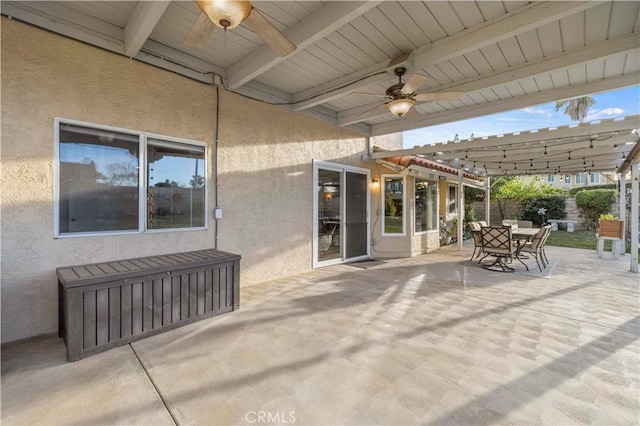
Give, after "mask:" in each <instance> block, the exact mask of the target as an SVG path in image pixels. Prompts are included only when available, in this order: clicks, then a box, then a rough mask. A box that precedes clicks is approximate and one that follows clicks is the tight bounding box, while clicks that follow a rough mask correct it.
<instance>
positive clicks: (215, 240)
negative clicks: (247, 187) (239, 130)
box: [213, 86, 220, 250]
mask: <svg viewBox="0 0 640 426" xmlns="http://www.w3.org/2000/svg"><path fill="white" fill-rule="evenodd" d="M219 127H220V86H216V135H215V142H214V147H213V157H214V159H215V167H214V179H215V186H214V189H215V195H214V203H215V210H214V212H215V213H214V217H215V220H216V229H215V231H214V240H213V248H214V249H215V250H218V225H219V220H220V219H219V218H218V211H220V210H219V209H220V207H219V206H218V135H219V132H218V128H219Z"/></svg>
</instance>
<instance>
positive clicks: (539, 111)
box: [521, 107, 552, 117]
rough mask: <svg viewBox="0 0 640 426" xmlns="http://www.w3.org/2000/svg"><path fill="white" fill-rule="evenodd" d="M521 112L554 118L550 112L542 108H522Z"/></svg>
mask: <svg viewBox="0 0 640 426" xmlns="http://www.w3.org/2000/svg"><path fill="white" fill-rule="evenodd" d="M521 111H522V112H526V113H527V114H534V115H544V116H545V117H551V116H552V114H551V113H550V112H549V111H547V110H545V109H542V108H531V107H528V108H522V110H521Z"/></svg>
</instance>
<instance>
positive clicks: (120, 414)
mask: <svg viewBox="0 0 640 426" xmlns="http://www.w3.org/2000/svg"><path fill="white" fill-rule="evenodd" d="M470 254H471V247H470V246H465V249H464V251H463V252H459V251H457V250H455V249H451V248H445V249H442V250H440V251H439V252H437V253H432V254H428V255H423V256H418V257H414V258H410V259H398V260H387V261H384V262H379V263H371V264H369V266H370V267H369V268H366V269H364V268H360V267H356V266H353V265H338V266H334V267H328V268H323V269H319V270H315V271H313V272H309V273H305V274H302V275H298V276H294V277H291V278H288V279H282V280H277V281H271V282H269V283H265V284H261V285H256V286H251V287H247V288H243V290H242V298H241V309H240V310H239V311H237V312H235V313H232V314H228V315H224V316H221V317H216V318H213V319H209V320H206V321H202V322H199V323H195V324H192V325H189V326H186V327H182V328H179V329H176V330H173V331H170V332H167V333H164V334H161V335H158V336H154V337H151V338H148V339H145V340H142V341H138V342H135V343H133V344H132V345H130V346H123V347H119V348H116V349H113V350H110V351H107V352H105V353H102V354H98V355H95V356H91V357H89V358H86V359H84V360H82V361H79V362H76V363H67V362H66V360H65V347H64V344H63V343H62V341H61V340H60V339H58V338H57V337H54V336H48V337H41V338H36V339H31V340H27V341H22V342H15V343H11V344H8V345H5V346H4V347H3V348H2V423H3V424H6V425H9V424H36V423H39V424H70V423H73V424H134V423H144V424H172V423H174V422H175V423H178V424H239V423H271V424H276V423H277V424H286V423H298V424H415V423H421V424H476V425H477V424H494V423H501V424H506V423H508V424H513V423H521V424H524V423H535V424H578V423H580V424H625V425H626V424H638V415H639V413H640V407H639V396H640V395H639V375H640V374H639V366H638V356H639V352H640V344H639V342H638V338H639V335H640V330H639V316H638V314H639V305H638V290H639V289H638V279H637V276H636V275H635V274H631V273H629V272H628V258H627V257H626V256H622V257H621V258H620V259H619V260H613V259H612V258H611V257H610V256H606V257H605V259H598V258H597V257H596V253H595V251H591V250H580V249H566V248H557V247H549V248H548V255H549V258H550V259H551V260H556V261H558V262H557V264H556V265H555V269H554V270H553V272H552V274H550V275H549V274H544V273H543V274H540V276H537V277H536V276H535V275H536V274H530V275H526V274H521V273H518V272H516V273H512V274H505V273H499V272H492V271H486V270H483V269H481V268H479V267H477V266H475V265H473V264H471V263H470V262H468V261H466V260H465V259H468V257H469V256H470ZM609 255H610V253H609ZM529 263H530V264H531V262H529ZM361 266H362V265H361ZM520 266H521V265H520ZM532 269H535V266H534V268H532Z"/></svg>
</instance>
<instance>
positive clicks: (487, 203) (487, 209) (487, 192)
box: [484, 176, 491, 225]
mask: <svg viewBox="0 0 640 426" xmlns="http://www.w3.org/2000/svg"><path fill="white" fill-rule="evenodd" d="M484 219H485V220H486V221H487V225H491V178H490V177H489V176H487V177H486V178H485V180H484Z"/></svg>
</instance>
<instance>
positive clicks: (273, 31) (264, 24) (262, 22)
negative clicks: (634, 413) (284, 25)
mask: <svg viewBox="0 0 640 426" xmlns="http://www.w3.org/2000/svg"><path fill="white" fill-rule="evenodd" d="M244 22H245V23H246V24H247V26H249V28H251V30H252V31H253V32H254V33H256V34H257V35H258V36H259V37H260V38H261V39H262V40H264V42H265V43H267V44H268V45H269V46H270V47H271V48H272V49H273V50H274V51H275V52H276V53H277V54H278V55H280V56H287V55H289V54H291V53H293V52H295V50H296V49H297V47H296V45H295V44H293V43H292V42H291V40H289V39H288V38H287V36H285V35H284V34H282V32H280V30H279V29H277V28H276V27H274V26H273V24H272V23H271V22H269V21H268V20H267V18H265V17H264V16H262V14H261V13H260V12H258V11H257V10H256V9H255V8H253V9H251V13H250V14H249V17H248V18H247V19H245V21H244Z"/></svg>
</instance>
